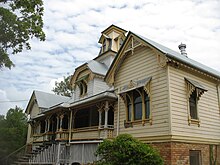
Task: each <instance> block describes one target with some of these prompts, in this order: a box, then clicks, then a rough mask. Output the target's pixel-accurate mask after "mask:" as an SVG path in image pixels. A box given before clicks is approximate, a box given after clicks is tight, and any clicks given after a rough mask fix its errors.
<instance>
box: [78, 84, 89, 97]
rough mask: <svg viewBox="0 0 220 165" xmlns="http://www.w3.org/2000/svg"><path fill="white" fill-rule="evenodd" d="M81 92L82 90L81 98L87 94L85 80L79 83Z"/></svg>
mask: <svg viewBox="0 0 220 165" xmlns="http://www.w3.org/2000/svg"><path fill="white" fill-rule="evenodd" d="M78 86H79V90H80V96H84V95H86V94H87V84H86V82H85V81H84V80H82V81H80V82H78Z"/></svg>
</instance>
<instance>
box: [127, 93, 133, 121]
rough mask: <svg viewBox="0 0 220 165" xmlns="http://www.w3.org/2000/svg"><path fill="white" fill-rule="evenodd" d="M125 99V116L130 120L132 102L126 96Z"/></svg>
mask: <svg viewBox="0 0 220 165" xmlns="http://www.w3.org/2000/svg"><path fill="white" fill-rule="evenodd" d="M126 100H127V117H128V118H127V120H128V121H131V112H132V104H131V100H130V98H129V97H128V96H126Z"/></svg>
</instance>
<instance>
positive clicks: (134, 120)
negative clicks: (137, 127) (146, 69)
mask: <svg viewBox="0 0 220 165" xmlns="http://www.w3.org/2000/svg"><path fill="white" fill-rule="evenodd" d="M134 93H137V94H138V95H139V97H140V98H141V101H139V102H138V103H139V104H140V103H141V117H140V118H136V116H135V112H136V109H135V97H134ZM145 96H148V103H149V106H148V107H149V109H146V107H147V106H146V105H145V104H146V102H145ZM124 100H125V102H124V103H125V109H126V120H125V123H140V122H141V123H142V125H144V124H145V122H146V121H148V122H149V123H150V124H152V123H151V120H152V118H151V103H150V96H149V94H148V93H147V91H146V90H145V89H144V87H139V88H137V89H134V90H132V91H129V92H126V93H125V96H124ZM128 100H129V101H128ZM129 106H130V107H131V112H130V110H129V108H128V107H129ZM147 111H149V117H148V118H146V112H147ZM129 114H131V116H130V115H129Z"/></svg>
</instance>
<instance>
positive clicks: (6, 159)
mask: <svg viewBox="0 0 220 165" xmlns="http://www.w3.org/2000/svg"><path fill="white" fill-rule="evenodd" d="M38 138H40V137H37V138H36V139H38ZM28 145H30V143H28V144H25V145H23V146H22V147H20V148H18V149H17V150H15V151H13V152H12V153H10V154H8V155H7V156H5V157H4V158H2V159H0V162H1V163H2V165H10V164H12V163H13V161H15V160H16V159H17V158H19V157H20V156H22V155H25V154H26V153H27V146H28Z"/></svg>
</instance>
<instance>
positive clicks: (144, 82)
mask: <svg viewBox="0 0 220 165" xmlns="http://www.w3.org/2000/svg"><path fill="white" fill-rule="evenodd" d="M151 79H152V77H147V78H144V79H141V80H130V81H129V83H128V84H127V85H124V86H123V87H121V89H120V94H122V93H126V92H128V91H131V90H134V89H137V88H140V87H144V90H145V92H146V93H147V94H148V95H149V97H151V96H150V94H151V93H150V81H151Z"/></svg>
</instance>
